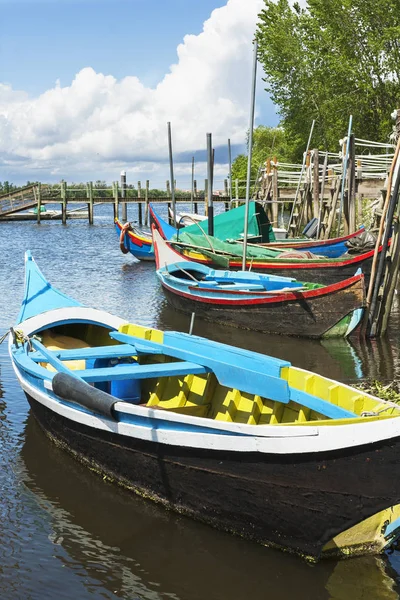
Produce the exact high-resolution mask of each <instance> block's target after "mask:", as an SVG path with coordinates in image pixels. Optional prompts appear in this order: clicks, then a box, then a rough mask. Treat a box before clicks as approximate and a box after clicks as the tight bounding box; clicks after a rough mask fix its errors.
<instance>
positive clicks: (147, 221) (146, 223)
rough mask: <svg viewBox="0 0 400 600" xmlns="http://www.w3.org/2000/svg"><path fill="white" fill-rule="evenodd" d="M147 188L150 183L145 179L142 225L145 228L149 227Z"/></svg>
mask: <svg viewBox="0 0 400 600" xmlns="http://www.w3.org/2000/svg"><path fill="white" fill-rule="evenodd" d="M149 188H150V181H149V180H148V179H146V189H145V192H144V194H145V195H144V201H145V207H144V224H145V226H146V227H148V226H149Z"/></svg>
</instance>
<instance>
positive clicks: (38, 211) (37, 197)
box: [36, 183, 42, 225]
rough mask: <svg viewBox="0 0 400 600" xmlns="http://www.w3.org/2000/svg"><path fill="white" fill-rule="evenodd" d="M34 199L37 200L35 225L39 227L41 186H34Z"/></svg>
mask: <svg viewBox="0 0 400 600" xmlns="http://www.w3.org/2000/svg"><path fill="white" fill-rule="evenodd" d="M36 199H37V215H36V223H37V224H38V225H40V209H41V208H42V196H41V184H40V183H38V184H37V186H36Z"/></svg>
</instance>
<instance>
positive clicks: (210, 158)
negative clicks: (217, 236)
mask: <svg viewBox="0 0 400 600" xmlns="http://www.w3.org/2000/svg"><path fill="white" fill-rule="evenodd" d="M206 137H207V217H208V235H214V203H213V170H214V169H213V167H214V153H213V147H212V136H211V133H207V135H206Z"/></svg>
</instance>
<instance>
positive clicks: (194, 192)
mask: <svg viewBox="0 0 400 600" xmlns="http://www.w3.org/2000/svg"><path fill="white" fill-rule="evenodd" d="M193 194H194V214H195V215H197V214H198V212H199V207H198V205H197V198H198V195H197V180H196V179H193Z"/></svg>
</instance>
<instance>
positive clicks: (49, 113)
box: [0, 0, 263, 180]
mask: <svg viewBox="0 0 400 600" xmlns="http://www.w3.org/2000/svg"><path fill="white" fill-rule="evenodd" d="M262 6H263V1H262V0H246V1H245V2H244V1H243V0H228V2H227V4H226V6H224V7H222V8H218V9H216V10H214V11H213V12H212V14H211V16H210V18H209V19H208V20H207V21H206V22H205V23H204V27H203V31H202V32H201V33H200V34H199V35H187V36H185V38H184V40H183V42H182V43H181V44H180V45H179V46H178V48H177V54H178V61H177V63H176V64H174V65H172V66H171V67H170V70H169V72H168V73H167V74H166V75H165V77H164V78H163V79H162V81H160V83H159V84H158V85H157V86H156V87H155V88H148V87H145V86H144V85H143V84H142V83H141V81H140V80H139V79H138V78H137V77H125V78H124V79H121V80H116V79H115V78H114V77H113V76H111V75H104V74H102V73H96V72H95V71H94V70H93V69H92V68H91V67H86V68H83V69H82V70H81V71H80V72H79V73H77V75H76V76H75V79H74V80H73V81H72V83H71V85H69V86H67V87H62V86H61V85H60V83H59V82H56V84H55V86H54V88H52V89H49V90H48V91H46V92H45V93H43V94H41V95H40V96H39V97H36V98H30V97H28V96H27V94H25V93H24V92H18V91H14V90H12V89H11V88H10V87H9V86H7V85H2V84H0V140H1V142H0V144H1V146H0V162H1V161H3V164H4V165H6V166H8V167H9V168H10V169H12V168H14V166H15V165H16V164H17V165H18V169H19V170H23V169H24V168H25V169H27V170H29V171H40V172H42V173H43V174H44V173H46V172H48V173H49V174H52V173H53V175H54V176H58V175H59V174H60V176H61V175H63V174H64V175H67V174H71V173H74V174H76V175H75V179H76V180H78V179H79V178H80V177H79V174H80V173H90V172H92V175H93V177H96V176H100V173H101V171H100V169H103V171H105V172H111V171H114V168H115V172H118V171H117V169H119V168H120V167H128V169H129V165H132V166H134V165H135V170H137V165H138V164H142V165H143V166H144V168H146V169H147V170H148V171H152V170H153V169H154V164H155V163H156V162H157V161H158V160H165V159H166V158H167V135H166V132H167V129H166V123H167V121H171V123H172V128H173V146H174V152H175V153H176V155H179V153H181V152H192V151H194V150H196V149H202V148H204V146H205V134H206V132H208V131H211V132H212V133H213V142H214V145H215V146H218V145H219V144H225V143H226V140H227V138H228V137H230V138H231V141H232V143H233V144H235V143H243V141H244V140H245V132H246V129H247V127H248V108H249V107H248V104H249V89H250V80H251V62H252V44H251V42H252V38H253V35H254V32H255V26H256V20H257V14H258V12H259V11H260V10H261V8H262ZM146 165H147V166H146ZM22 178H24V175H23V176H22ZM0 179H3V177H2V176H1V170H0Z"/></svg>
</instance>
